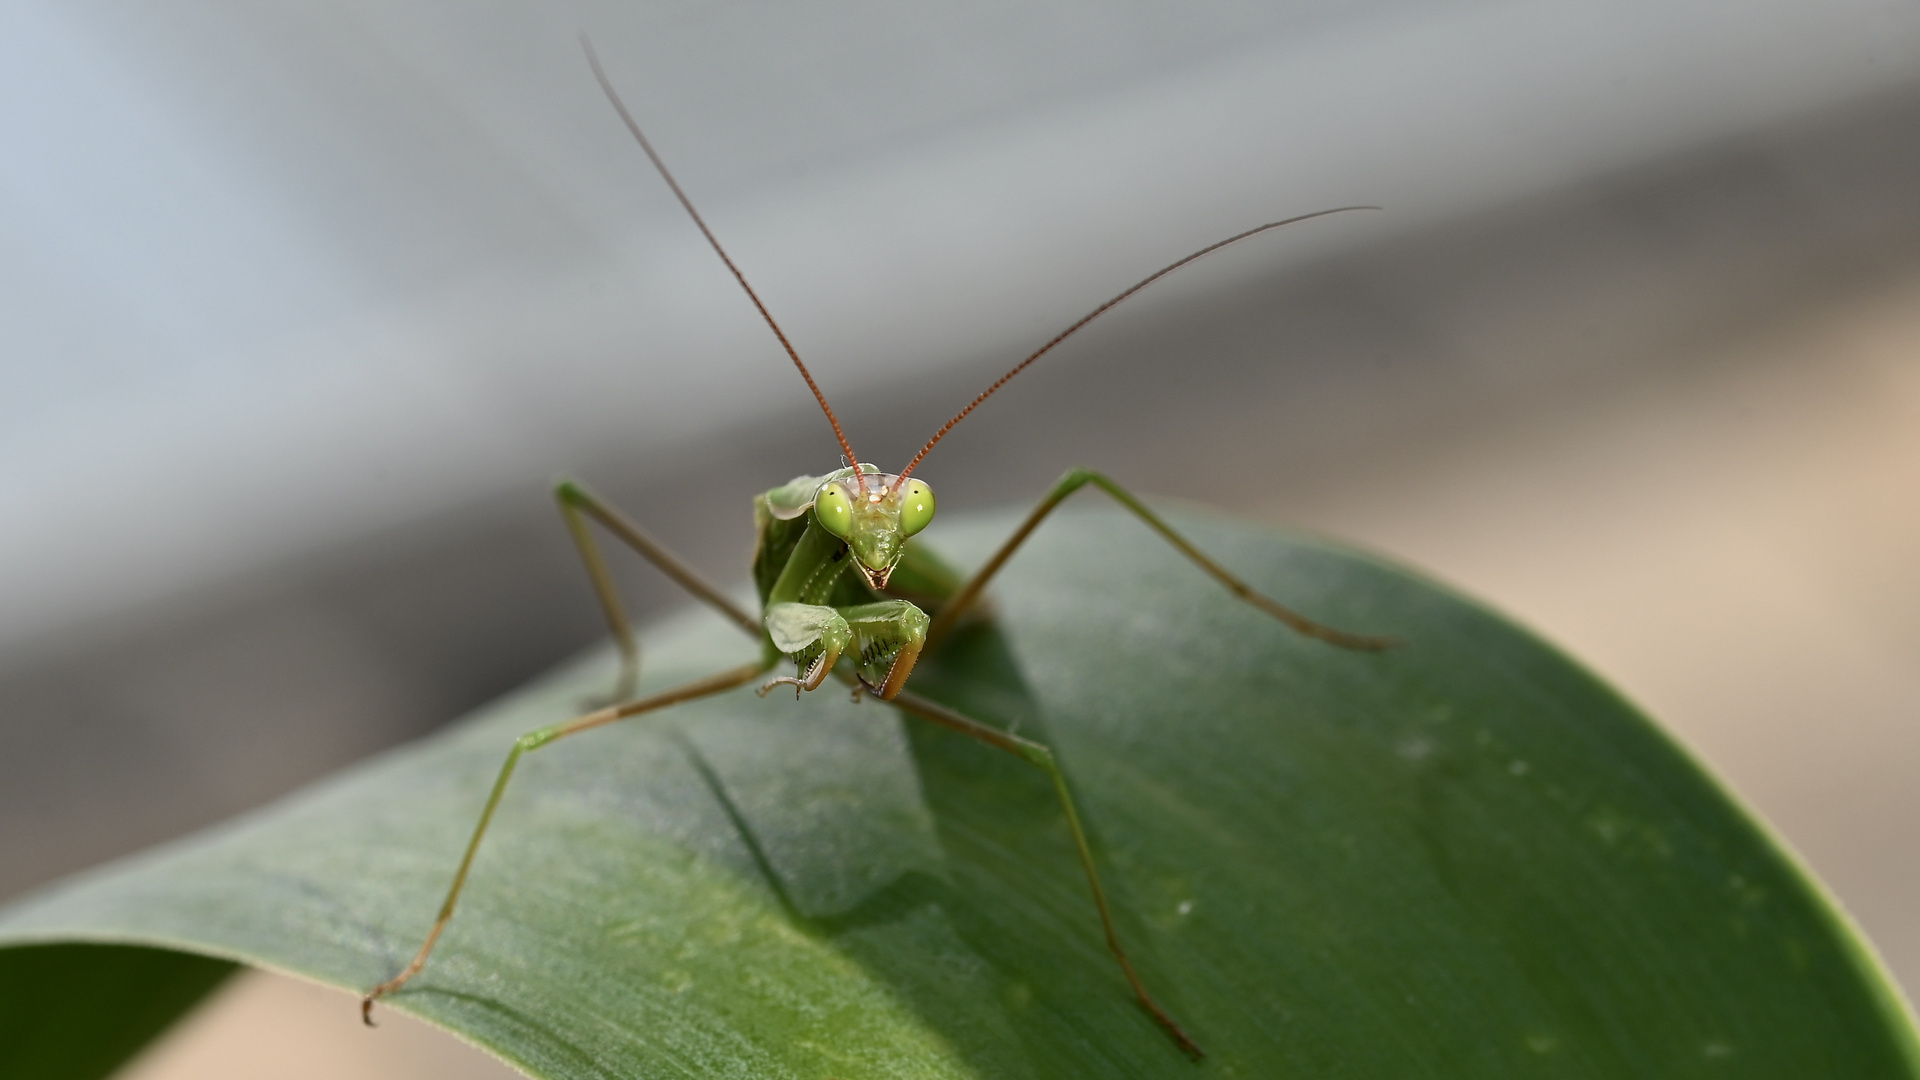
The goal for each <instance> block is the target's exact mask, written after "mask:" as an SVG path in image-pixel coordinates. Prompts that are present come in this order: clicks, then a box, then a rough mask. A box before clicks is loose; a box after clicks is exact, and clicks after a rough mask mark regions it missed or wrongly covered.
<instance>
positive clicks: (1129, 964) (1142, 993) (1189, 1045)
mask: <svg viewBox="0 0 1920 1080" xmlns="http://www.w3.org/2000/svg"><path fill="white" fill-rule="evenodd" d="M892 704H894V705H896V706H898V707H899V708H901V709H903V710H905V711H906V712H908V713H910V714H912V715H914V716H917V717H920V718H921V719H922V720H929V721H932V722H933V723H936V724H939V725H940V726H941V727H944V728H947V729H949V730H951V731H957V732H959V733H960V734H962V735H965V736H967V737H968V738H970V739H977V740H979V741H980V742H983V743H986V744H987V745H988V746H991V747H994V748H995V749H999V750H1005V751H1006V752H1007V753H1009V754H1012V755H1014V756H1015V757H1017V758H1019V759H1020V760H1022V761H1025V762H1026V763H1027V764H1029V765H1033V766H1036V767H1037V768H1039V769H1040V770H1041V771H1043V772H1045V773H1046V774H1047V778H1048V779H1050V780H1052V781H1053V790H1054V792H1055V793H1056V794H1058V795H1059V796H1060V809H1061V812H1062V813H1063V814H1064V815H1065V816H1066V819H1067V829H1068V830H1069V831H1070V832H1072V833H1073V846H1074V850H1075V851H1077V852H1078V853H1079V855H1080V867H1081V869H1083V870H1085V871H1086V874H1087V885H1088V887H1089V888H1091V889H1092V890H1093V905H1094V907H1096V908H1098V909H1099V910H1100V926H1101V928H1102V929H1103V930H1104V931H1105V932H1106V937H1107V948H1108V949H1111V950H1112V951H1113V955H1114V957H1115V958H1116V959H1118V960H1119V961H1120V970H1121V971H1122V972H1124V973H1126V976H1127V982H1128V983H1130V984H1132V986H1133V992H1134V994H1135V995H1136V996H1138V997H1139V999H1140V1004H1141V1005H1142V1006H1143V1007H1144V1008H1145V1009H1146V1010H1147V1012H1149V1013H1151V1014H1152V1015H1153V1018H1154V1019H1155V1020H1156V1021H1158V1022H1159V1024H1160V1026H1161V1027H1163V1028H1165V1029H1166V1030H1167V1034H1169V1035H1171V1036H1173V1039H1174V1041H1175V1042H1177V1043H1179V1044H1180V1048H1181V1049H1182V1050H1185V1051H1186V1052H1187V1053H1189V1054H1191V1055H1193V1056H1194V1057H1196V1058H1197V1057H1200V1056H1202V1054H1203V1051H1202V1050H1201V1049H1200V1046H1199V1044H1198V1043H1196V1042H1194V1041H1193V1039H1192V1038H1191V1037H1189V1036H1188V1035H1187V1033H1186V1032H1185V1031H1184V1030H1182V1029H1181V1027H1180V1025H1179V1024H1178V1023H1177V1022H1176V1021H1175V1020H1174V1019H1173V1017H1172V1016H1169V1015H1168V1014H1167V1011H1166V1010H1165V1009H1162V1008H1161V1007H1160V1003H1159V1002H1157V1001H1155V1000H1153V995H1152V994H1149V993H1147V987H1146V984H1145V983H1143V982H1141V981H1140V976H1139V974H1138V973H1137V972H1135V971H1134V970H1133V961H1131V960H1129V959H1128V958H1127V950H1126V948H1125V947H1124V946H1122V945H1121V944H1120V932H1119V930H1118V929H1116V928H1115V927H1114V925H1113V911H1112V909H1111V908H1109V907H1108V906H1107V892H1106V890H1105V889H1104V888H1102V887H1101V885H1100V872H1099V871H1098V870H1096V869H1094V866H1093V848H1092V847H1091V846H1090V845H1089V844H1088V843H1087V834H1086V832H1085V830H1083V829H1082V828H1081V827H1080V812H1079V810H1077V809H1076V808H1075V807H1074V805H1073V794H1072V792H1070V791H1068V790H1067V778H1066V775H1065V774H1064V773H1062V772H1061V771H1060V765H1059V763H1058V762H1057V761H1055V760H1054V757H1053V751H1052V750H1050V749H1048V748H1047V747H1046V746H1045V745H1044V744H1041V743H1037V742H1034V741H1033V740H1032V739H1023V738H1021V737H1020V736H1018V735H1013V734H1010V733H1008V732H1005V731H1001V730H1000V729H999V728H994V727H988V726H987V725H985V724H982V723H980V722H979V721H978V720H974V719H972V718H970V717H968V716H966V715H964V714H962V713H958V712H955V711H954V710H952V709H949V708H947V707H946V706H945V705H941V704H939V703H938V702H934V701H929V700H927V699H926V698H923V697H920V696H919V695H917V694H911V693H907V692H904V691H903V692H901V693H900V694H898V695H897V696H895V697H894V698H893V700H892Z"/></svg>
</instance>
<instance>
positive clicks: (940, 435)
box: [900, 206, 1380, 480]
mask: <svg viewBox="0 0 1920 1080" xmlns="http://www.w3.org/2000/svg"><path fill="white" fill-rule="evenodd" d="M1378 209H1380V207H1378V206H1336V207H1334V208H1333V209H1332V210H1316V211H1314V212H1313V213H1311V214H1301V215H1300V216H1299V217H1290V218H1287V219H1286V220H1285V221H1269V222H1267V223H1266V224H1265V225H1258V226H1255V227H1254V228H1251V229H1248V230H1247V231H1246V232H1243V233H1236V234H1234V235H1232V236H1229V237H1227V238H1226V239H1225V240H1222V241H1220V242H1218V243H1214V244H1208V245H1207V246H1206V247H1203V248H1201V249H1200V250H1199V251H1196V252H1194V253H1193V254H1191V255H1189V256H1187V257H1186V258H1184V259H1181V260H1179V261H1178V262H1173V263H1169V264H1167V265H1166V266H1163V267H1161V268H1160V269H1158V270H1155V271H1154V272H1153V273H1151V274H1148V275H1147V276H1146V277H1144V278H1141V279H1140V280H1139V281H1138V282H1135V283H1134V285H1133V286H1132V287H1131V288H1129V289H1127V290H1126V291H1125V292H1123V293H1121V294H1120V295H1118V296H1116V297H1114V298H1113V299H1111V300H1109V301H1107V302H1106V303H1104V304H1101V305H1100V306H1099V307H1097V308H1094V309H1093V310H1092V311H1089V312H1087V313H1086V314H1085V315H1083V316H1081V317H1080V321H1078V322H1076V323H1074V324H1073V325H1072V326H1069V327H1067V328H1066V329H1065V330H1062V331H1060V332H1059V333H1058V334H1055V335H1054V336H1053V340H1052V341H1049V342H1047V343H1046V344H1045V345H1042V346H1040V347H1039V348H1038V349H1035V350H1034V351H1033V355H1031V356H1029V357H1027V358H1026V359H1025V360H1022V361H1020V362H1019V363H1018V364H1015V365H1014V366H1013V370H1012V371H1009V372H1007V373H1006V374H1005V375H1002V376H1000V378H998V379H996V380H994V384H993V385H992V386H989V387H987V388H986V390H985V391H983V392H982V393H981V394H980V396H979V397H977V398H974V399H973V400H972V401H970V402H968V403H967V407H966V408H964V409H961V410H960V411H959V412H958V413H957V414H955V415H954V418H953V419H951V420H949V421H947V422H946V423H945V424H942V425H941V426H940V430H939V431H936V432H934V433H933V438H931V439H928V440H927V445H925V446H923V447H921V448H920V452H919V453H917V454H915V455H913V460H912V461H909V462H907V467H906V468H904V469H901V470H900V479H902V480H905V479H906V478H907V474H909V473H911V472H913V468H914V466H916V465H918V464H920V459H921V458H924V457H926V456H927V451H929V450H931V449H933V444H934V443H937V442H939V441H940V440H941V439H944V438H946V435H947V432H949V431H952V430H953V429H954V427H955V426H956V425H957V424H959V423H960V421H962V420H965V419H966V418H967V414H968V413H970V412H972V411H973V410H975V409H977V408H979V407H980V403H981V402H983V401H985V400H987V399H988V398H990V397H992V396H993V394H994V391H996V390H998V389H1000V388H1001V387H1003V386H1005V385H1007V382H1008V380H1010V379H1012V378H1013V377H1014V376H1015V375H1018V374H1020V373H1021V372H1022V371H1025V370H1026V369H1027V365H1028V364H1031V363H1033V362H1034V361H1035V360H1038V359H1040V358H1041V357H1042V356H1045V355H1046V354H1047V352H1048V350H1050V349H1052V348H1053V347H1054V346H1055V345H1058V344H1060V343H1061V342H1063V341H1065V340H1067V338H1069V337H1071V336H1072V335H1073V332H1074V331H1076V330H1078V329H1080V328H1081V327H1083V326H1085V325H1087V324H1088V323H1090V322H1092V321H1093V320H1094V319H1096V318H1099V317H1100V316H1101V315H1102V314H1104V313H1105V312H1106V311H1107V309H1108V308H1111V307H1113V306H1114V305H1115V304H1118V303H1119V302H1120V301H1122V300H1125V299H1126V298H1127V297H1129V296H1132V295H1133V294H1134V293H1137V292H1139V291H1140V290H1141V289H1144V288H1146V287H1147V286H1149V285H1151V284H1153V283H1154V282H1156V281H1159V280H1160V279H1161V278H1163V277H1166V276H1167V275H1168V274H1171V273H1173V272H1174V271H1175V270H1178V269H1180V268H1181V267H1183V266H1185V265H1187V264H1188V263H1190V262H1192V261H1193V260H1195V259H1198V258H1200V257H1201V256H1203V255H1211V254H1212V253H1214V252H1216V251H1219V250H1220V249H1221V248H1223V247H1226V246H1227V245H1228V244H1237V243H1239V242H1240V241H1242V240H1245V239H1246V238H1247V237H1249V236H1257V235H1258V234H1260V233H1263V232H1266V231H1267V230H1268V229H1277V228H1279V227H1280V226H1282V225H1295V224H1298V223H1300V222H1302V221H1311V220H1313V219H1314V218H1319V217H1326V216H1327V215H1329V214H1344V213H1346V212H1347V211H1349V210H1378Z"/></svg>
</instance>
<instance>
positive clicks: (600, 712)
mask: <svg viewBox="0 0 1920 1080" xmlns="http://www.w3.org/2000/svg"><path fill="white" fill-rule="evenodd" d="M766 670H767V665H766V664H765V663H761V662H755V663H752V664H746V665H742V666H741V667H737V668H732V669H730V670H727V671H722V672H719V673H718V674H714V675H709V676H707V677H706V678H704V679H696V680H694V681H693V682H690V683H686V684H685V685H682V686H678V687H675V688H673V689H671V690H665V691H662V692H660V693H658V694H653V695H651V696H649V697H644V698H640V699H639V700H637V701H629V702H626V703H625V704H621V705H609V706H607V707H606V708H603V709H595V710H594V711H593V712H590V713H587V714H586V715H584V716H578V717H575V718H574V719H572V720H568V721H566V722H565V723H560V724H550V725H548V726H547V727H543V728H538V729H536V730H533V731H529V732H527V733H526V734H525V735H522V736H520V737H519V738H518V739H515V740H514V743H513V749H511V750H509V751H507V760H506V763H505V764H503V765H501V766H500V775H499V776H498V777H497V778H496V779H495V780H494V782H493V791H492V792H491V793H490V794H488V796H487V803H486V806H485V807H484V808H482V809H481V811H480V820H479V821H478V822H477V823H475V825H474V827H473V838H472V839H471V840H469V841H467V850H466V852H465V854H463V855H461V856H460V868H459V869H458V870H455V871H454V874H453V884H452V886H450V887H449V888H448V889H447V898H446V900H445V901H443V902H442V903H441V905H440V914H439V915H438V916H436V917H435V918H434V920H433V928H432V929H430V930H428V931H427V940H426V941H425V942H424V943H422V944H421V946H420V951H419V952H417V953H415V954H414V956H413V959H412V960H410V961H408V963H407V966H406V967H404V968H402V969H401V971H400V974H398V975H395V976H394V977H393V978H391V979H388V980H387V981H386V982H383V983H381V984H380V985H379V986H376V987H374V988H373V989H372V990H369V991H367V996H366V997H363V998H361V999H360V1019H361V1020H363V1021H365V1022H366V1024H367V1025H368V1026H369V1027H371V1026H373V1003H374V1002H376V1001H378V1000H380V999H381V998H383V997H386V996H387V995H388V994H391V993H393V992H394V991H396V990H398V989H400V988H401V987H402V986H405V985H406V983H407V980H408V979H411V978H413V977H414V976H415V975H418V974H419V973H420V969H421V968H424V967H426V965H427V957H428V956H429V955H431V954H432V953H433V947H434V946H435V945H436V944H438V943H439V941H440V934H441V932H442V931H444V930H446V928H447V923H448V922H449V921H451V920H452V919H453V909H454V905H456V904H458V903H459V901H460V893H461V890H463V889H465V888H466V885H467V872H468V871H469V870H471V869H473V856H474V854H475V853H476V852H478V851H479V850H480V841H481V839H482V838H484V837H485V836H486V835H487V826H489V825H491V824H492V823H493V812H494V810H495V809H497V808H498V807H499V805H500V796H502V795H504V794H506V791H507V781H509V780H511V779H513V770H514V767H515V766H517V765H519V764H520V757H521V755H523V754H526V753H529V752H531V751H534V750H538V749H540V748H541V747H543V746H546V745H547V744H548V743H551V742H554V741H556V740H559V739H564V738H566V737H567V736H569V735H577V734H579V733H580V732H582V731H588V730H591V729H593V728H597V727H604V726H606V725H607V724H611V723H613V722H614V721H616V720H624V719H626V718H627V717H630V716H638V715H640V714H641V713H647V712H653V711H655V710H657V709H664V708H666V707H667V706H669V705H678V704H680V703H681V702H683V701H692V700H694V699H695V698H703V697H708V696H710V695H713V694H718V693H721V692H723V691H726V690H731V689H733V688H734V687H736V686H742V685H745V684H746V683H750V682H752V681H753V680H755V679H757V678H759V677H760V675H761V673H762V672H764V671H766Z"/></svg>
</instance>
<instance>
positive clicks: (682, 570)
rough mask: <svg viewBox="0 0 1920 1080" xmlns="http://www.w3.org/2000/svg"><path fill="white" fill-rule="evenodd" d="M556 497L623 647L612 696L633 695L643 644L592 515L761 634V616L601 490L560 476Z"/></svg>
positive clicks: (685, 584)
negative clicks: (599, 492)
mask: <svg viewBox="0 0 1920 1080" xmlns="http://www.w3.org/2000/svg"><path fill="white" fill-rule="evenodd" d="M553 497H554V498H555V499H556V500H557V501H558V502H559V503H560V516H561V517H562V518H564V519H565V520H566V523H567V531H568V532H569V533H571V534H572V535H573V543H574V546H575V547H577V548H579V549H580V559H581V561H582V562H584V563H586V564H587V577H588V578H590V579H591V580H592V581H593V592H594V595H595V596H597V597H599V598H600V610H601V612H602V613H604V614H605V615H606V617H607V629H609V630H611V631H612V632H613V640H614V643H615V644H616V645H618V646H619V648H620V675H619V679H618V681H617V682H615V684H614V690H613V698H612V700H614V701H624V700H626V699H627V698H630V697H632V696H633V688H634V686H635V684H636V683H638V682H639V679H640V645H639V639H638V638H636V637H635V636H634V633H633V623H632V621H631V620H629V619H628V618H627V610H626V607H625V606H624V605H623V604H622V603H621V602H620V590H619V589H617V588H615V587H614V584H613V575H612V574H610V573H608V571H607V563H606V560H605V559H604V558H603V557H601V554H600V545H599V544H598V543H596V542H595V541H594V539H593V530H591V529H589V528H588V527H587V520H588V519H589V518H591V519H592V520H594V521H597V522H599V523H600V524H601V526H602V527H604V528H605V529H606V530H607V531H608V532H610V533H612V534H613V535H614V536H617V537H619V538H620V539H621V540H623V541H625V542H626V544H627V546H628V547H631V548H632V549H633V550H635V551H637V552H639V553H640V554H641V555H642V556H644V557H645V558H646V560H647V561H648V562H650V563H652V564H653V565H655V566H657V567H659V568H660V570H661V572H662V573H664V574H666V575H667V576H668V577H670V578H672V579H673V580H674V582H675V583H677V584H678V585H679V586H680V587H681V588H683V589H685V590H687V592H689V593H692V594H693V596H694V597H695V598H697V599H699V600H703V601H705V602H706V603H707V604H708V605H710V606H712V607H713V608H714V609H715V610H716V611H718V612H720V614H722V615H725V616H726V617H727V618H728V619H730V620H732V621H733V622H734V623H736V624H738V625H739V626H740V628H741V629H743V630H745V631H746V632H747V633H748V634H749V635H751V636H753V637H755V638H757V637H759V636H760V621H759V620H758V619H755V618H754V617H753V616H752V615H750V614H748V612H747V611H746V609H745V608H742V607H741V606H740V605H738V604H736V603H734V602H733V601H732V600H731V599H729V598H728V596H727V594H726V593H724V592H722V591H721V590H720V589H719V587H718V586H716V585H714V584H713V583H712V582H710V581H708V580H707V579H706V578H705V577H704V576H703V575H702V574H701V573H700V571H698V570H695V569H694V568H693V567H692V566H690V565H688V563H687V562H686V560H684V559H682V558H680V556H678V555H675V554H674V553H673V552H672V551H670V550H668V548H667V546H666V545H665V544H662V543H661V542H660V541H658V540H655V539H654V538H653V537H652V536H651V535H649V534H648V533H647V531H646V530H645V529H642V528H641V527H640V526H638V525H636V524H634V523H633V522H632V521H630V520H628V519H627V518H626V517H625V516H624V515H622V514H621V513H620V512H619V511H618V510H615V509H614V508H613V507H612V506H611V505H609V504H608V503H607V502H606V501H604V500H602V499H601V498H600V497H599V496H597V495H594V494H593V493H592V492H590V491H588V490H587V489H586V488H585V487H583V486H581V485H580V484H579V483H578V482H576V481H573V480H562V481H560V483H558V484H556V485H554V489H553Z"/></svg>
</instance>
